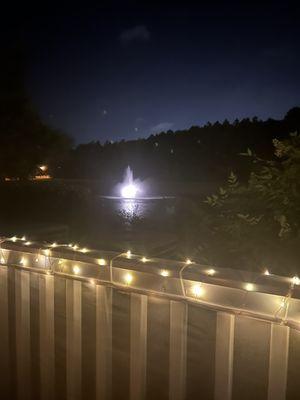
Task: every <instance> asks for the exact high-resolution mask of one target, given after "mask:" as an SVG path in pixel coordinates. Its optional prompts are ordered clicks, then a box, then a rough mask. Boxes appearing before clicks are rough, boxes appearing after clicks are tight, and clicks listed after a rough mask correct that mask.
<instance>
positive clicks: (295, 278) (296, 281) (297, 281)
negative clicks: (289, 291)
mask: <svg viewBox="0 0 300 400" xmlns="http://www.w3.org/2000/svg"><path fill="white" fill-rule="evenodd" d="M292 283H293V285H300V278H298V276H293V278H292Z"/></svg>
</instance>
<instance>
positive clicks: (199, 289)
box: [192, 285, 204, 297]
mask: <svg viewBox="0 0 300 400" xmlns="http://www.w3.org/2000/svg"><path fill="white" fill-rule="evenodd" d="M192 293H193V295H194V296H195V297H201V296H203V294H204V289H203V287H202V286H201V285H194V286H193V287H192Z"/></svg>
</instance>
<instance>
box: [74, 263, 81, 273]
mask: <svg viewBox="0 0 300 400" xmlns="http://www.w3.org/2000/svg"><path fill="white" fill-rule="evenodd" d="M73 272H74V274H75V275H78V274H79V273H80V268H79V267H78V265H74V267H73Z"/></svg>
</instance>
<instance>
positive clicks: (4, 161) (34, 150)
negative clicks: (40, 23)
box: [0, 48, 71, 178]
mask: <svg viewBox="0 0 300 400" xmlns="http://www.w3.org/2000/svg"><path fill="white" fill-rule="evenodd" d="M2 55H3V60H2V62H1V66H0V177H6V176H9V177H19V178H27V177H28V176H29V175H30V174H34V173H35V171H36V168H37V166H38V165H39V164H48V165H49V166H50V172H55V170H56V168H58V166H59V164H60V163H61V162H62V161H63V159H64V157H65V156H66V154H67V153H68V152H69V149H70V146H71V139H70V138H69V137H68V136H66V135H65V134H62V133H61V132H59V131H58V130H55V129H53V128H51V127H49V126H47V125H46V124H45V123H43V122H42V121H41V119H40V117H39V116H38V114H37V113H36V111H35V110H34V108H33V106H32V104H31V102H30V100H29V98H28V96H27V94H26V90H25V88H24V76H23V75H24V66H23V65H22V55H21V54H20V51H19V49H18V48H16V49H9V51H7V54H6V53H5V52H4V54H2ZM20 58H21V60H20Z"/></svg>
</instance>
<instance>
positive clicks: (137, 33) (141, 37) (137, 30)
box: [119, 25, 151, 45]
mask: <svg viewBox="0 0 300 400" xmlns="http://www.w3.org/2000/svg"><path fill="white" fill-rule="evenodd" d="M150 36H151V35H150V31H149V30H148V28H147V27H146V26H145V25H138V26H135V27H133V28H130V29H126V30H124V31H123V32H122V33H121V35H120V36H119V39H120V42H121V43H122V44H123V45H127V44H129V43H132V42H147V41H149V40H150Z"/></svg>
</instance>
